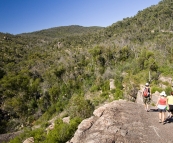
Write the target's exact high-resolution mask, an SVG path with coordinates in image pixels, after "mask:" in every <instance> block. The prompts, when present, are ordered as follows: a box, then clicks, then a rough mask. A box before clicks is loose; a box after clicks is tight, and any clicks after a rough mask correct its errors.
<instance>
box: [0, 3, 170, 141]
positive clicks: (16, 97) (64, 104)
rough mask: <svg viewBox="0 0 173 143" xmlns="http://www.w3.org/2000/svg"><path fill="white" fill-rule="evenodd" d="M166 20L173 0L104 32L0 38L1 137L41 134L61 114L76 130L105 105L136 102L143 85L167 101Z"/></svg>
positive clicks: (55, 31)
mask: <svg viewBox="0 0 173 143" xmlns="http://www.w3.org/2000/svg"><path fill="white" fill-rule="evenodd" d="M172 14H173V4H172V0H163V1H160V2H159V3H158V4H157V5H153V6H151V7H148V8H146V9H144V10H142V11H139V12H138V13H137V14H136V15H135V16H134V17H131V18H124V19H123V20H122V21H118V22H116V23H113V24H112V25H111V26H108V27H97V26H93V27H83V26H78V25H72V26H62V27H55V28H50V29H45V30H41V31H36V32H32V33H22V34H18V35H12V34H9V33H0V58H1V60H0V105H1V106H0V112H1V113H2V114H0V133H1V134H2V133H7V132H13V131H18V130H21V129H23V127H31V126H33V125H40V126H41V127H42V128H41V129H40V130H42V129H43V130H44V128H46V127H47V124H48V123H47V121H48V120H49V119H51V118H52V117H54V116H55V115H59V114H60V113H66V114H65V116H70V119H71V120H72V121H74V123H75V127H76V126H77V124H79V122H80V121H81V120H82V119H85V118H87V117H90V116H91V115H92V112H93V110H94V109H95V108H96V107H98V106H99V105H101V104H103V103H105V102H110V101H112V100H118V99H124V98H125V99H128V100H131V98H128V97H129V95H130V96H132V97H133V100H135V99H136V94H137V91H138V89H140V84H144V83H146V82H148V81H149V79H150V82H151V86H152V93H153V92H155V91H156V90H157V91H161V90H162V87H165V86H162V87H161V86H160V85H166V89H165V91H166V92H167V93H169V92H170V91H171V84H170V83H167V82H162V81H159V80H158V79H159V77H160V76H161V75H164V76H168V77H172V76H173V70H172V67H173V56H172V55H173V42H172V41H173V32H172V31H173V23H172V17H173V15H172ZM165 57H166V58H165ZM149 73H150V77H149ZM110 80H112V81H113V82H114V85H115V88H114V89H110V86H109V83H110ZM81 109H83V110H81ZM76 118H77V119H76ZM57 122H58V121H57ZM59 124H61V122H59ZM72 125H74V124H71V126H72ZM64 126H65V125H64ZM69 129H70V128H69ZM75 129H76V128H75ZM72 133H74V131H72ZM67 136H68V135H67ZM70 137H72V134H70ZM45 138H46V137H45ZM67 138H68V140H69V137H67Z"/></svg>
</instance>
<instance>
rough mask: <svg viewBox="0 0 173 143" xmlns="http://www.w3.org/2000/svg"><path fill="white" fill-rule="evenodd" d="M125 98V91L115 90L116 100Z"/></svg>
mask: <svg viewBox="0 0 173 143" xmlns="http://www.w3.org/2000/svg"><path fill="white" fill-rule="evenodd" d="M123 98H124V97H123V91H122V90H120V89H117V90H115V93H114V99H115V100H119V99H123Z"/></svg>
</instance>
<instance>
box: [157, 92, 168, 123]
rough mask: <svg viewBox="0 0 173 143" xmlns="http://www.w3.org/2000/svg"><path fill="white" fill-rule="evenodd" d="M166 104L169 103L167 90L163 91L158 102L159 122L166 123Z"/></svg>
mask: <svg viewBox="0 0 173 143" xmlns="http://www.w3.org/2000/svg"><path fill="white" fill-rule="evenodd" d="M166 105H167V99H166V93H165V91H162V92H161V93H160V97H159V98H158V100H157V103H156V107H157V108H158V111H159V123H163V124H165V112H166Z"/></svg>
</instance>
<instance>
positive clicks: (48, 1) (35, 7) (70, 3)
mask: <svg viewBox="0 0 173 143" xmlns="http://www.w3.org/2000/svg"><path fill="white" fill-rule="evenodd" d="M160 1H161V0H0V32H3V33H10V34H20V33H27V32H34V31H39V30H43V29H48V28H52V27H59V26H69V25H80V26H86V27H88V26H102V27H107V26H110V25H112V24H113V23H115V22H117V21H120V20H122V19H123V18H126V17H133V16H135V15H136V14H137V12H138V11H140V10H143V9H145V8H147V7H150V6H151V5H156V4H158V3H159V2H160Z"/></svg>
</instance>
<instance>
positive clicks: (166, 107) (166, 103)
mask: <svg viewBox="0 0 173 143" xmlns="http://www.w3.org/2000/svg"><path fill="white" fill-rule="evenodd" d="M151 99H152V94H151V88H150V86H149V83H146V84H145V88H144V91H143V102H144V105H145V110H146V111H147V112H149V111H150V109H149V104H150V101H151ZM156 108H157V110H158V112H159V123H163V124H165V123H166V119H170V118H173V91H171V93H170V95H168V96H167V95H166V93H165V91H162V92H161V93H160V96H159V97H158V100H157V103H156ZM166 112H168V116H167V118H166V119H165V113H166Z"/></svg>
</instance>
